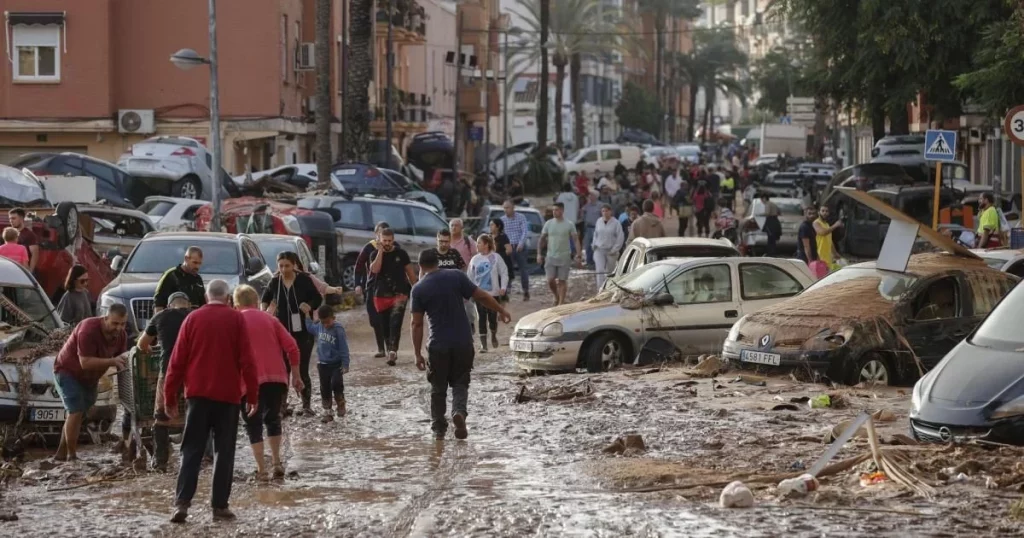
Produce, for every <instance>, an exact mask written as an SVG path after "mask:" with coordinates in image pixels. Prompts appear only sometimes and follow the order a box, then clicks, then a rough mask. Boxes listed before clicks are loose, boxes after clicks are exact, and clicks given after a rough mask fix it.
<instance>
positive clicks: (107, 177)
mask: <svg viewBox="0 0 1024 538" xmlns="http://www.w3.org/2000/svg"><path fill="white" fill-rule="evenodd" d="M83 170H85V173H86V174H88V175H90V176H92V177H94V178H96V181H98V182H100V183H103V184H105V185H106V186H107V187H108V188H110V189H112V190H113V191H114V192H118V191H120V190H121V189H119V188H117V178H116V177H115V176H114V170H113V169H112V168H110V167H107V166H103V165H102V164H99V163H95V162H92V161H85V167H84V168H83ZM97 186H98V185H97Z"/></svg>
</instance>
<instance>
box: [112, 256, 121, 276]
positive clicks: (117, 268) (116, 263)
mask: <svg viewBox="0 0 1024 538" xmlns="http://www.w3.org/2000/svg"><path fill="white" fill-rule="evenodd" d="M110 268H111V269H113V271H114V273H120V272H121V269H123V268H124V256H121V255H120V254H118V255H117V256H114V259H112V260H110Z"/></svg>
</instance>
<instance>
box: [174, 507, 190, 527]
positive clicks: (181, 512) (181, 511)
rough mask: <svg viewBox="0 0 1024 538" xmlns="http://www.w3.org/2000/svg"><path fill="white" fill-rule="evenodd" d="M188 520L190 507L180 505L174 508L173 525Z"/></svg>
mask: <svg viewBox="0 0 1024 538" xmlns="http://www.w3.org/2000/svg"><path fill="white" fill-rule="evenodd" d="M186 519H188V507H187V506H185V505H181V504H179V505H178V506H175V507H174V514H172V515H171V523H184V522H185V520H186Z"/></svg>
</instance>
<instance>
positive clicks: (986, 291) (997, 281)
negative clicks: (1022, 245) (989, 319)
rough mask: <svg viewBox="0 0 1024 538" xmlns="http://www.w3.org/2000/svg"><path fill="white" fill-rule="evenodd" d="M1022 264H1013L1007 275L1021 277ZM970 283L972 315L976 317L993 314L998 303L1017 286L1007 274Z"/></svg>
mask: <svg viewBox="0 0 1024 538" xmlns="http://www.w3.org/2000/svg"><path fill="white" fill-rule="evenodd" d="M1022 264H1024V262H1017V263H1015V264H1013V265H1012V266H1010V268H1009V269H1007V271H1006V273H1008V274H1011V275H1017V276H1020V273H1021V269H1022ZM968 282H970V285H971V296H972V297H971V298H972V301H971V303H972V308H973V312H972V314H973V315H975V316H985V315H987V314H988V313H989V312H991V311H992V308H993V307H995V306H996V303H998V302H999V300H1000V299H1002V298H1003V297H1004V296H1005V295H1006V294H1007V293H1009V292H1010V290H1012V289H1013V287H1014V284H1016V283H1015V282H1014V281H1013V278H1012V277H1009V276H1007V275H1006V274H1003V275H999V276H997V277H984V278H977V277H975V278H970V279H969V280H968Z"/></svg>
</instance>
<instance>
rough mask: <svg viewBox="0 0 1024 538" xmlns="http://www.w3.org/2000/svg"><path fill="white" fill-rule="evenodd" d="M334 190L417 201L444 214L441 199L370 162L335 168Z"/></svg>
mask: <svg viewBox="0 0 1024 538" xmlns="http://www.w3.org/2000/svg"><path fill="white" fill-rule="evenodd" d="M331 183H332V184H333V186H334V189H335V190H337V191H339V192H343V193H345V194H347V195H349V196H365V195H372V196H383V197H386V198H402V199H403V200H415V201H417V202H423V203H425V204H429V205H432V206H434V208H435V209H437V211H438V212H441V211H444V207H443V205H442V204H441V200H440V198H438V197H437V196H435V195H433V194H432V193H429V192H427V191H425V190H423V188H422V187H420V186H419V184H417V183H416V182H415V181H413V180H411V179H409V178H408V177H406V176H404V175H402V173H401V172H396V171H394V170H390V169H388V168H379V167H377V166H375V165H372V164H367V163H345V164H339V165H335V166H334V167H333V168H332V169H331Z"/></svg>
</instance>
